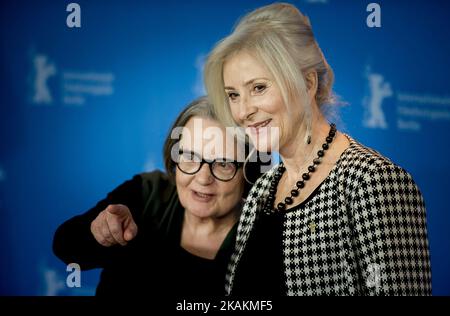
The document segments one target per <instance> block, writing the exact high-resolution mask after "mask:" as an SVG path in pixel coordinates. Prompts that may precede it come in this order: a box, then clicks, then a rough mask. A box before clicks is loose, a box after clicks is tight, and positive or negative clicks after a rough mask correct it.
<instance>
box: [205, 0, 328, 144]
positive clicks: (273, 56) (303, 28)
mask: <svg viewBox="0 0 450 316" xmlns="http://www.w3.org/2000/svg"><path fill="white" fill-rule="evenodd" d="M243 51H245V52H247V53H249V54H251V55H252V56H253V57H255V58H256V59H257V60H258V61H259V62H261V63H262V64H263V65H264V66H265V67H266V68H267V69H268V70H269V71H270V72H271V74H272V75H273V77H274V79H275V81H276V83H277V84H278V86H279V88H280V91H281V94H282V97H283V100H284V102H285V104H286V105H287V104H294V103H296V102H298V101H302V103H303V104H305V109H304V113H305V117H304V119H305V121H306V123H307V124H306V126H307V133H306V135H305V137H306V136H307V135H309V134H310V131H311V124H312V119H311V117H312V106H311V104H310V102H309V98H308V95H307V90H308V89H307V86H306V82H305V75H306V74H308V73H309V72H311V71H314V72H315V73H316V74H317V91H316V97H315V99H316V103H317V105H318V106H319V109H320V108H321V107H322V105H325V104H330V103H332V102H333V95H332V85H333V81H334V75H333V71H332V69H331V67H330V66H329V65H328V63H327V61H326V60H325V57H324V56H323V53H322V51H321V49H320V47H319V45H318V44H317V41H316V39H315V38H314V34H313V32H312V28H311V23H310V21H309V19H308V17H306V16H305V15H303V14H302V13H301V12H300V11H299V10H298V9H297V8H296V7H294V6H293V5H291V4H286V3H275V4H271V5H268V6H264V7H261V8H259V9H257V10H255V11H253V12H251V13H249V14H247V15H246V16H244V17H243V18H242V19H241V20H240V21H239V23H238V24H237V26H236V27H235V29H234V31H233V32H232V33H231V34H230V35H229V36H227V37H225V38H224V39H222V40H221V41H220V42H219V43H217V45H216V46H215V47H214V49H213V50H212V52H211V53H210V55H209V56H208V59H207V61H206V64H205V70H204V80H205V87H206V91H207V93H208V97H209V98H210V101H211V103H212V104H213V105H214V111H215V112H216V115H217V117H218V119H219V120H220V121H221V122H222V123H223V124H225V126H233V125H235V124H236V123H235V122H234V120H233V118H232V116H231V111H230V107H229V104H228V97H227V95H226V93H225V90H224V82H223V66H224V64H225V62H226V61H227V60H229V59H230V58H232V57H233V56H235V55H236V54H238V53H239V52H243ZM288 109H289V107H288Z"/></svg>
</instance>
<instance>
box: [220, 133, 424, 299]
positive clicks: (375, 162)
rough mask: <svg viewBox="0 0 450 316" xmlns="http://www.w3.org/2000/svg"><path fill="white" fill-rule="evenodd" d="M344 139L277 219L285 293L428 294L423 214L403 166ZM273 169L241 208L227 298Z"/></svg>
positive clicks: (228, 279)
mask: <svg viewBox="0 0 450 316" xmlns="http://www.w3.org/2000/svg"><path fill="white" fill-rule="evenodd" d="M348 138H349V140H350V146H349V147H348V148H347V149H346V150H345V151H344V152H343V154H342V155H341V157H340V159H339V160H338V162H337V163H336V165H335V166H334V167H333V169H332V170H331V172H330V174H329V175H328V177H327V178H326V179H325V180H324V182H323V183H322V184H321V186H320V187H319V189H318V191H317V192H316V194H315V195H314V196H313V197H312V198H311V199H310V200H309V201H308V202H307V203H305V204H304V205H303V206H302V207H301V208H299V209H297V210H295V211H292V212H288V213H285V214H284V219H283V228H282V231H283V234H282V245H283V247H282V248H283V249H282V255H283V258H282V259H283V262H284V264H283V266H284V280H285V282H286V288H287V293H286V294H287V295H430V294H431V267H430V256H429V247H428V238H427V225H426V211H425V206H424V201H423V198H422V195H421V193H420V191H419V189H418V187H417V186H416V184H415V183H414V181H413V179H412V177H411V176H410V175H409V174H408V173H407V172H406V171H405V170H404V169H402V168H400V167H398V166H396V165H394V164H393V163H392V162H391V161H390V160H388V159H387V158H385V157H383V156H381V155H380V154H379V153H377V152H376V151H374V150H372V149H369V148H367V147H365V146H363V145H361V144H360V143H358V142H357V141H355V140H354V139H352V138H351V137H348ZM276 168H277V166H275V167H274V168H272V169H271V170H270V171H268V172H267V173H265V174H264V175H263V176H262V177H261V178H259V179H258V181H257V182H256V183H255V185H254V186H253V188H252V190H251V191H250V193H249V196H248V198H247V201H246V203H245V205H244V208H243V211H242V215H241V217H240V221H239V226H238V232H237V239H236V245H235V249H234V252H233V254H232V256H231V260H230V263H229V265H228V273H227V275H226V286H225V289H226V292H227V294H228V295H232V293H233V281H234V277H235V274H236V269H239V260H240V258H241V257H242V254H243V252H244V251H245V247H246V242H247V240H248V238H249V236H250V234H251V233H252V227H253V225H254V223H255V220H256V219H257V217H258V216H259V212H260V211H261V210H262V207H263V205H264V203H265V200H266V198H267V196H268V189H269V186H270V182H271V180H272V178H273V176H274V172H275V170H276ZM312 223H314V224H313V225H314V227H315V228H314V229H311V224H312ZM261 280H262V282H263V280H264V276H261Z"/></svg>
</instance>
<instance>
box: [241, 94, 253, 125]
mask: <svg viewBox="0 0 450 316" xmlns="http://www.w3.org/2000/svg"><path fill="white" fill-rule="evenodd" d="M255 112H256V107H255V106H253V104H252V102H251V100H250V98H249V97H242V98H241V102H240V106H239V120H240V121H241V122H245V121H247V120H248V119H249V118H250V117H251V116H252V115H253V113H255Z"/></svg>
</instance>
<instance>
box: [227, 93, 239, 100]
mask: <svg viewBox="0 0 450 316" xmlns="http://www.w3.org/2000/svg"><path fill="white" fill-rule="evenodd" d="M238 96H239V94H237V93H236V92H229V93H228V98H229V99H230V100H231V101H234V100H236V99H237V97H238Z"/></svg>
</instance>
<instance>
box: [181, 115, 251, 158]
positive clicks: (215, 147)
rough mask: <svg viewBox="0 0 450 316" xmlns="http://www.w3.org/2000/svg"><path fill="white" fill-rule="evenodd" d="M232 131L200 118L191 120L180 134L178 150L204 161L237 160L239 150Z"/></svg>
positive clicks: (215, 122) (213, 121) (217, 123)
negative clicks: (187, 152)
mask: <svg viewBox="0 0 450 316" xmlns="http://www.w3.org/2000/svg"><path fill="white" fill-rule="evenodd" d="M239 143H240V142H238V141H237V137H236V135H235V134H234V132H233V129H226V128H225V127H223V126H222V125H221V124H220V123H219V122H217V121H215V120H212V119H207V118H200V117H193V118H191V119H190V120H189V121H188V123H187V124H186V125H185V126H184V127H183V129H182V132H181V140H180V149H183V150H185V151H193V152H196V153H198V154H200V155H202V157H203V158H205V159H216V158H228V159H233V160H234V159H237V158H238V155H239V152H240V148H239V147H242V146H239Z"/></svg>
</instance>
